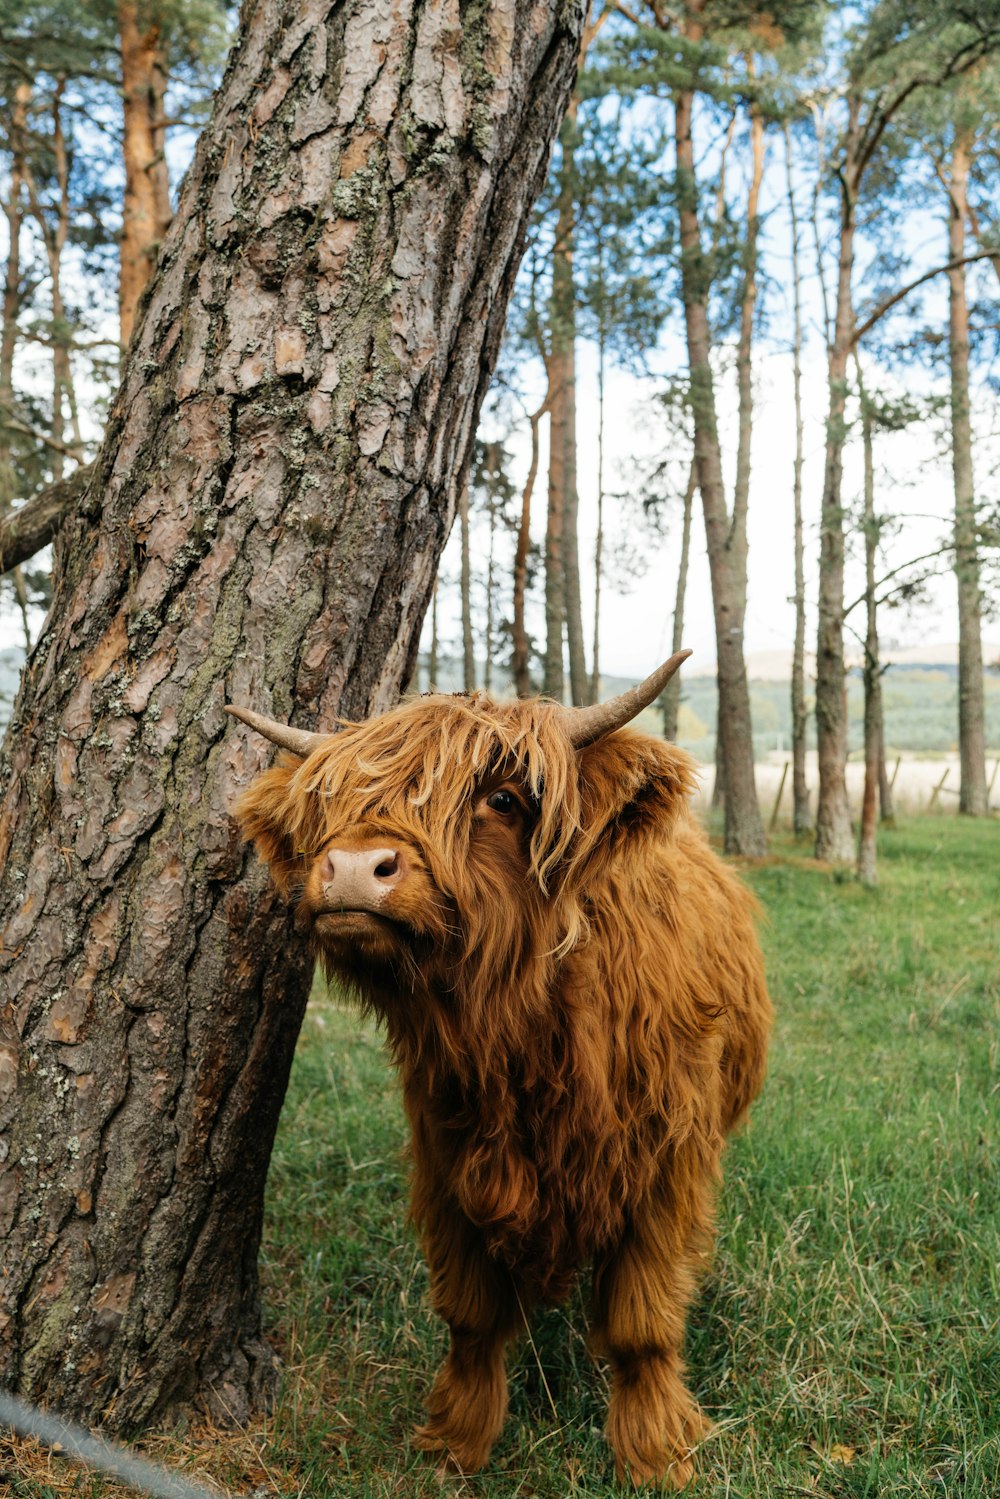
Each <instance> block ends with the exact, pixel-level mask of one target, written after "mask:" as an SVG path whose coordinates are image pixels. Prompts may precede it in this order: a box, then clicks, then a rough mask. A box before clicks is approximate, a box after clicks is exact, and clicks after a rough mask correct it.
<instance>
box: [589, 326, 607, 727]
mask: <svg viewBox="0 0 1000 1499" xmlns="http://www.w3.org/2000/svg"><path fill="white" fill-rule="evenodd" d="M605 362H606V354H605V347H604V317H603V312H602V314H601V324H600V327H599V329H598V336H597V534H596V536H595V537H594V646H593V651H592V653H591V661H590V667H591V670H590V701H591V702H592V703H599V702H600V700H601V575H602V572H603V570H604V376H605Z"/></svg>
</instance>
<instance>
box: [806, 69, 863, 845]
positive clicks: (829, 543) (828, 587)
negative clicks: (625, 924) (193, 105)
mask: <svg viewBox="0 0 1000 1499" xmlns="http://www.w3.org/2000/svg"><path fill="white" fill-rule="evenodd" d="M848 109H849V123H848V130H847V137H846V150H845V165H844V169H843V172H842V174H841V209H840V260H839V267H838V275H837V298H836V314H835V320H834V331H833V343H832V345H831V347H830V350H829V355H828V360H827V368H828V378H829V403H830V404H829V413H828V416H827V423H826V464H825V469H824V478H823V507H822V514H821V519H820V527H821V536H820V572H819V611H818V612H819V620H818V633H817V645H816V748H817V758H818V761H819V802H818V806H817V809H816V857H817V858H819V859H829V860H832V861H833V862H834V863H843V864H846V863H850V862H851V860H852V858H853V837H852V833H851V809H850V805H849V803H848V800H847V778H846V772H845V767H846V764H847V715H846V712H845V710H844V512H843V506H842V501H841V488H842V483H843V463H844V444H845V442H846V438H847V422H846V409H847V364H848V359H849V358H850V353H851V346H852V342H853V338H854V306H853V302H852V297H851V275H852V271H853V268H854V230H855V201H856V193H857V165H856V153H857V150H858V146H859V140H860V131H859V120H860V103H859V101H858V100H857V99H856V98H854V97H852V98H850V99H849V100H848Z"/></svg>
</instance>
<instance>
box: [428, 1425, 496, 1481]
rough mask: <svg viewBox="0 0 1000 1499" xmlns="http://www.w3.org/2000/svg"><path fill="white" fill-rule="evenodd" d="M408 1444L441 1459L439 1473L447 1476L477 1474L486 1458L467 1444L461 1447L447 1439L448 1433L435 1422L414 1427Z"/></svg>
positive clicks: (486, 1454) (485, 1454) (458, 1443)
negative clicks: (442, 1460)
mask: <svg viewBox="0 0 1000 1499" xmlns="http://www.w3.org/2000/svg"><path fill="white" fill-rule="evenodd" d="M410 1442H411V1445H412V1446H414V1447H416V1448H417V1450H418V1451H419V1452H427V1453H429V1454H431V1455H432V1456H440V1457H443V1458H444V1463H443V1464H442V1466H441V1468H439V1472H442V1473H446V1474H448V1475H449V1476H454V1475H455V1474H465V1473H478V1471H479V1469H480V1468H481V1467H482V1466H483V1463H484V1462H485V1461H486V1458H487V1456H488V1453H484V1452H482V1451H479V1450H477V1449H473V1448H471V1447H470V1446H469V1445H468V1444H466V1445H464V1446H463V1445H462V1443H460V1442H456V1441H455V1440H454V1439H453V1438H449V1436H448V1433H447V1432H446V1431H445V1430H444V1428H443V1427H441V1426H440V1425H438V1423H437V1422H436V1421H428V1422H427V1423H426V1425H424V1426H418V1427H416V1428H415V1430H414V1431H413V1434H412V1436H411V1437H410Z"/></svg>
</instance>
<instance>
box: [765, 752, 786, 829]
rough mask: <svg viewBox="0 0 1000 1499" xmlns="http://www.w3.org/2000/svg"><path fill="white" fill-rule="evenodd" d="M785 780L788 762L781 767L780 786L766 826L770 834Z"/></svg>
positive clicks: (775, 819) (776, 818)
mask: <svg viewBox="0 0 1000 1499" xmlns="http://www.w3.org/2000/svg"><path fill="white" fill-rule="evenodd" d="M787 779H788V761H787V760H786V761H785V763H784V765H783V766H782V767H781V782H780V784H779V786H778V794H777V796H776V797H775V798H774V811H773V812H772V813H771V821H770V824H769V825H768V831H769V832H771V833H773V832H774V825H775V823H776V822H777V820H778V808H779V807H780V806H781V793H782V792H783V791H784V789H785V782H786V780H787Z"/></svg>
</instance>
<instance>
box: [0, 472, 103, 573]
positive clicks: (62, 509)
mask: <svg viewBox="0 0 1000 1499" xmlns="http://www.w3.org/2000/svg"><path fill="white" fill-rule="evenodd" d="M93 471H94V465H93V464H92V463H85V464H82V465H81V466H80V468H78V469H74V471H73V473H71V474H70V476H69V478H68V479H60V480H58V482H57V483H55V484H49V485H47V486H46V488H45V489H42V490H40V491H39V492H38V494H36V495H35V496H34V498H33V499H31V500H29V501H28V503H27V504H26V505H22V507H21V509H20V510H14V511H12V512H11V513H10V514H9V515H5V516H4V517H3V519H2V520H0V573H6V572H10V571H11V569H12V568H15V567H19V566H20V564H21V563H22V562H27V561H28V559H29V557H33V556H34V555H35V553H36V552H40V551H41V550H42V548H43V547H46V546H48V544H49V542H50V541H52V540H53V538H54V537H55V535H56V533H57V531H58V530H59V527H60V526H61V525H62V522H63V521H64V519H65V518H66V516H67V515H69V514H70V513H71V512H72V511H73V510H75V509H76V507H77V505H78V504H79V502H80V500H81V498H82V496H83V494H84V491H85V490H86V488H87V485H88V483H89V482H90V477H91V475H92V474H93Z"/></svg>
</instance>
